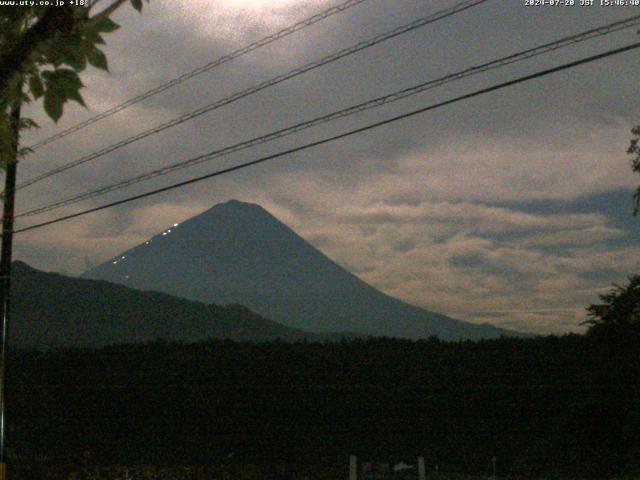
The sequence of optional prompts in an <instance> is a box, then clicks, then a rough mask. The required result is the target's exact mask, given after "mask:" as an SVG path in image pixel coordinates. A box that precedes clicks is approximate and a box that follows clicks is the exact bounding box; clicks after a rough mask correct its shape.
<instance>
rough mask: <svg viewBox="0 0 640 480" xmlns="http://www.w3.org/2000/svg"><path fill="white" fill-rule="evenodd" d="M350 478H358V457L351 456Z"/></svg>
mask: <svg viewBox="0 0 640 480" xmlns="http://www.w3.org/2000/svg"><path fill="white" fill-rule="evenodd" d="M349 480H358V457H356V456H355V455H350V456H349Z"/></svg>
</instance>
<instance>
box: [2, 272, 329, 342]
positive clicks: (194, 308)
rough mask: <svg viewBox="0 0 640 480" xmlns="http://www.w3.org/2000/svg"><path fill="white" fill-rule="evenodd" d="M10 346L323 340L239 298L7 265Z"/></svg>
mask: <svg viewBox="0 0 640 480" xmlns="http://www.w3.org/2000/svg"><path fill="white" fill-rule="evenodd" d="M13 271H14V279H13V286H12V303H11V311H12V319H11V324H10V326H9V342H10V345H11V346H12V347H33V348H50V347H59V346H70V345H74V346H78V345H87V346H88V345H94V346H100V345H108V344H114V343H132V342H147V341H152V340H156V339H164V340H172V341H185V342H186V341H196V340H204V339H207V338H217V339H224V338H227V339H233V340H240V341H242V340H251V341H264V340H274V339H276V338H280V339H282V340H301V339H308V340H323V339H336V338H340V337H341V335H340V334H335V335H326V336H317V335H312V334H310V333H307V332H303V331H302V330H298V329H294V328H290V327H286V326H284V325H280V324H278V323H276V322H273V321H271V320H267V319H265V318H263V317H261V316H260V315H258V314H256V313H254V312H252V311H251V310H249V309H247V308H246V307H243V306H240V305H228V306H218V305H207V304H204V303H200V302H194V301H190V300H185V299H182V298H177V297H172V296H170V295H167V294H163V293H157V292H140V291H136V290H133V289H131V288H127V287H124V286H122V285H116V284H111V283H108V282H105V281H95V280H85V279H79V278H71V277H65V276H63V275H59V274H56V273H45V272H42V271H39V270H36V269H34V268H31V267H29V266H28V265H27V264H25V263H22V262H15V263H14V265H13Z"/></svg>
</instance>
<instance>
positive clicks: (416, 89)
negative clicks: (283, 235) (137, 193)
mask: <svg viewBox="0 0 640 480" xmlns="http://www.w3.org/2000/svg"><path fill="white" fill-rule="evenodd" d="M638 24H640V15H636V16H633V17H629V18H627V19H624V20H620V21H617V22H613V23H610V24H607V25H604V26H601V27H598V28H593V29H590V30H587V31H585V32H582V33H579V34H575V35H571V36H568V37H564V38H562V39H560V40H556V41H554V42H550V43H546V44H544V45H540V46H537V47H534V48H530V49H528V50H524V51H521V52H518V53H514V54H512V55H508V56H506V57H502V58H500V59H497V60H493V61H490V62H487V63H484V64H482V65H477V66H473V67H469V68H467V69H465V70H462V71H460V72H457V73H453V74H449V75H446V76H444V77H440V78H438V79H435V80H430V81H427V82H423V83H420V84H418V85H414V86H412V87H409V88H405V89H402V90H399V91H396V92H393V93H391V94H387V95H383V96H381V97H378V98H375V99H373V100H369V101H367V102H364V103H360V104H357V105H353V106H351V107H348V108H345V109H342V110H338V111H335V112H332V113H329V114H327V115H323V116H320V117H316V118H314V119H311V120H308V121H306V122H302V123H298V124H295V125H293V126H290V127H287V128H284V129H280V130H277V131H275V132H271V133H269V134H266V135H261V136H258V137H255V138H252V139H250V140H246V141H244V142H240V143H237V144H235V145H231V146H228V147H225V148H222V149H220V150H215V151H213V152H209V153H207V154H204V155H200V156H198V157H195V158H191V159H189V160H186V161H182V162H177V163H174V164H172V165H168V166H166V167H162V168H159V169H156V170H152V171H150V172H147V173H144V174H141V175H138V176H136V177H133V178H129V179H126V180H123V181H121V182H117V183H115V184H111V185H107V186H105V187H101V188H98V189H95V190H90V191H88V192H84V193H80V194H77V195H73V196H71V197H67V198H64V199H61V200H58V201H55V202H53V203H49V204H46V205H42V206H40V207H35V208H32V209H31V210H28V211H24V212H20V213H19V214H18V215H16V217H26V216H32V215H36V214H40V213H44V212H48V211H51V210H55V209H58V208H62V207H65V206H68V205H72V204H75V203H78V202H80V201H82V200H86V199H89V198H94V197H97V196H99V195H103V194H106V193H109V192H113V191H116V190H120V189H122V188H126V187H129V186H131V185H135V184H137V183H141V182H143V181H147V180H151V179H153V178H156V177H159V176H163V175H166V174H169V173H171V172H174V171H177V170H181V169H183V168H188V167H192V166H194V165H199V164H201V163H204V162H206V161H210V160H213V159H215V158H219V157H223V156H226V155H230V154H232V153H236V152H238V151H241V150H245V149H247V148H251V147H254V146H256V145H260V144H263V143H267V142H270V141H272V140H276V139H279V138H282V137H285V136H288V135H291V134H294V133H297V132H300V131H302V130H306V129H308V128H311V127H315V126H317V125H320V124H324V123H328V122H331V121H333V120H336V119H339V118H344V117H347V116H351V115H354V114H356V113H360V112H363V111H366V110H369V109H372V108H376V107H379V106H382V105H386V104H389V103H392V102H396V101H398V100H401V99H403V98H407V97H410V96H412V95H416V94H418V93H421V92H424V91H426V90H430V89H432V88H435V87H439V86H442V85H444V84H446V83H449V82H452V81H456V80H460V79H462V78H465V77H469V76H472V75H477V74H479V73H483V72H486V71H489V70H493V69H496V68H501V67H504V66H506V65H510V64H512V63H516V62H519V61H523V60H527V59H529V58H532V57H535V56H539V55H543V54H546V53H549V52H551V51H555V50H558V49H560V48H563V47H566V46H569V45H573V44H576V43H579V42H583V41H586V40H589V39H592V38H595V37H600V36H603V35H608V34H611V33H613V32H617V31H620V30H622V29H625V28H630V27H633V26H635V25H638Z"/></svg>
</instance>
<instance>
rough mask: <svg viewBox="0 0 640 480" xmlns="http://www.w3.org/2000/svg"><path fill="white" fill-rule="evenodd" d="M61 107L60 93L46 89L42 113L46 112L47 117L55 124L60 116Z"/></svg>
mask: <svg viewBox="0 0 640 480" xmlns="http://www.w3.org/2000/svg"><path fill="white" fill-rule="evenodd" d="M63 105H64V99H63V97H62V95H61V93H60V92H57V91H56V90H55V89H51V88H49V89H47V93H45V95H44V111H45V112H47V115H49V116H50V117H51V119H52V120H53V121H54V122H56V123H57V122H58V120H60V117H61V116H62V107H63Z"/></svg>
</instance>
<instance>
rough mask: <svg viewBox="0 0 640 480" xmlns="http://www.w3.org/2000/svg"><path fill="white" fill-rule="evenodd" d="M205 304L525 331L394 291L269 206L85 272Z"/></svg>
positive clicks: (341, 323)
mask: <svg viewBox="0 0 640 480" xmlns="http://www.w3.org/2000/svg"><path fill="white" fill-rule="evenodd" d="M83 277H84V278H93V279H101V280H107V281H110V282H115V283H121V284H123V285H127V286H130V287H133V288H137V289H141V290H157V291H161V292H166V293H169V294H172V295H176V296H178V297H183V298H188V299H192V300H197V301H201V302H205V303H218V304H229V303H238V304H242V305H246V306H247V307H249V308H250V309H251V310H254V311H256V312H258V313H260V314H261V315H264V316H266V317H268V318H271V319H274V320H276V321H277V322H280V323H282V324H284V325H287V326H289V327H292V328H299V329H303V330H307V331H313V332H330V331H354V332H359V333H364V334H368V335H376V336H395V337H405V338H425V337H428V336H430V335H437V336H438V337H440V338H442V339H445V340H457V339H480V338H495V337H499V336H501V335H517V334H516V333H515V332H509V331H506V330H501V329H499V328H496V327H494V326H492V325H487V324H483V325H478V324H472V323H466V322H461V321H458V320H454V319H452V318H449V317H447V316H445V315H441V314H438V313H434V312H430V311H427V310H424V309H422V308H418V307H415V306H412V305H409V304H407V303H405V302H402V301H400V300H397V299H395V298H392V297H390V296H388V295H386V294H384V293H382V292H380V291H379V290H377V289H375V288H374V287H372V286H370V285H368V284H367V283H365V282H363V281H362V280H360V279H359V278H357V277H356V276H355V275H353V274H351V273H350V272H348V271H346V270H345V269H343V268H342V267H340V266H339V265H337V264H336V263H335V262H333V261H332V260H331V259H329V258H328V257H326V256H325V255H324V254H323V253H321V252H320V251H318V250H317V249H316V248H314V247H313V246H312V245H310V244H309V243H307V242H306V241H305V240H304V239H303V238H301V237H300V236H298V235H297V234H296V233H295V232H294V231H293V230H291V229H290V228H289V227H287V226H286V225H284V224H283V223H282V222H280V221H279V220H278V219H276V218H275V217H273V216H272V215H271V214H270V213H268V212H267V211H266V210H264V209H263V208H262V207H260V206H259V205H255V204H249V203H243V202H239V201H236V200H232V201H230V202H227V203H224V204H219V205H216V206H215V207H213V208H211V209H210V210H207V211H206V212H204V213H202V214H200V215H197V216H195V217H193V218H191V219H189V220H187V221H185V222H183V223H182V224H180V225H177V224H176V225H174V226H173V227H171V228H169V229H167V230H165V231H164V232H162V233H160V234H158V235H156V236H154V237H153V238H150V239H149V240H148V241H146V242H144V243H142V244H140V245H138V246H136V247H134V248H132V249H131V250H128V251H126V252H123V253H121V254H119V255H118V256H116V257H115V258H113V259H111V260H109V261H108V262H106V263H104V264H102V265H99V266H98V267H95V268H93V269H91V270H89V271H87V272H86V273H84V274H83Z"/></svg>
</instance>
